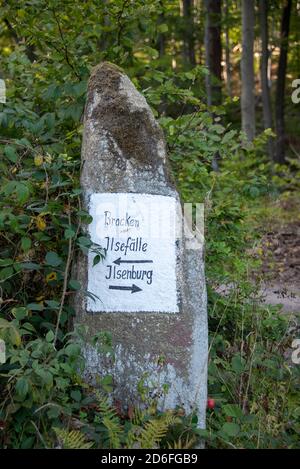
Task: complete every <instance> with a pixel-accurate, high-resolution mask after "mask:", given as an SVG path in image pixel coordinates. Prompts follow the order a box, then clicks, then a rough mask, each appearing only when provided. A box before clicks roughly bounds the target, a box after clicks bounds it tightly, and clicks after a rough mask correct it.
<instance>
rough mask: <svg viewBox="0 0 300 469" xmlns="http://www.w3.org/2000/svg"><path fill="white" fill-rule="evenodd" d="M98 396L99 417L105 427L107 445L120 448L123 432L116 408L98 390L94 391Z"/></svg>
mask: <svg viewBox="0 0 300 469" xmlns="http://www.w3.org/2000/svg"><path fill="white" fill-rule="evenodd" d="M96 396H97V398H98V407H99V412H100V417H101V420H102V423H103V425H104V426H105V428H106V429H107V434H108V440H109V443H110V445H109V447H110V448H114V449H118V448H121V438H120V437H121V435H122V433H123V429H122V426H121V424H120V420H119V418H118V416H117V413H116V409H114V408H113V407H112V406H111V404H110V402H109V399H108V398H107V397H106V396H104V395H103V394H101V393H100V392H99V391H97V392H96Z"/></svg>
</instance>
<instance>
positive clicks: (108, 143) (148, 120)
mask: <svg viewBox="0 0 300 469" xmlns="http://www.w3.org/2000/svg"><path fill="white" fill-rule="evenodd" d="M84 125H85V129H84V139H83V157H84V168H83V174H82V185H83V186H85V187H88V186H90V187H91V186H92V188H93V190H98V191H113V190H116V189H117V188H119V190H129V191H130V190H132V185H133V186H134V187H133V188H137V190H136V191H137V192H139V191H140V190H139V188H138V186H139V184H142V183H143V181H144V184H146V182H149V180H152V181H154V185H155V186H157V184H158V183H159V185H161V184H162V183H163V185H166V184H167V185H170V181H169V178H168V175H167V171H166V168H165V162H166V147H165V141H164V136H163V132H162V130H161V128H160V126H159V124H158V123H157V121H156V120H155V118H154V115H153V112H152V111H151V108H150V106H149V105H148V103H147V101H146V99H145V98H144V96H143V95H142V94H141V93H139V91H138V90H137V89H136V88H135V86H134V85H133V83H132V82H131V81H130V79H129V78H128V77H127V76H126V75H125V73H124V72H123V71H122V70H121V69H120V68H119V67H117V66H116V65H114V64H111V63H109V62H103V63H101V64H100V65H98V66H96V67H95V68H94V69H93V71H92V74H91V77H90V80H89V85H88V94H87V103H86V108H85V119H84ZM112 173H113V174H112ZM110 175H111V176H113V177H111V176H110ZM91 181H95V184H93V183H92V184H91ZM136 184H137V186H136ZM155 190H156V191H157V188H156V189H155ZM158 192H159V191H158Z"/></svg>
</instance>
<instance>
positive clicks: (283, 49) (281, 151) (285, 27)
mask: <svg viewBox="0 0 300 469" xmlns="http://www.w3.org/2000/svg"><path fill="white" fill-rule="evenodd" d="M291 10H292V0H286V1H285V5H284V8H283V13H282V21H281V45H280V56H279V64H278V74H277V90H276V106H275V108H276V109H275V112H276V134H277V142H276V152H275V161H276V162H277V163H280V164H283V163H285V142H284V140H285V122H284V107H285V106H284V92H285V82H286V69H287V57H288V45H289V33H290V17H291Z"/></svg>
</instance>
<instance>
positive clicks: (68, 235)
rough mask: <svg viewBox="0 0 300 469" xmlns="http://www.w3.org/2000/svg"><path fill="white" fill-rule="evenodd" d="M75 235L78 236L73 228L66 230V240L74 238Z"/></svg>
mask: <svg viewBox="0 0 300 469" xmlns="http://www.w3.org/2000/svg"><path fill="white" fill-rule="evenodd" d="M75 234H76V233H75V231H74V230H72V228H67V229H66V230H65V238H66V239H71V238H74V236H75Z"/></svg>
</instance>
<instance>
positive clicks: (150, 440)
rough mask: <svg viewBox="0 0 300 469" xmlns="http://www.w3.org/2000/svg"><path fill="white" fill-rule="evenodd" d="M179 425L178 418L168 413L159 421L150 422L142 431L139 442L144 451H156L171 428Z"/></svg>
mask: <svg viewBox="0 0 300 469" xmlns="http://www.w3.org/2000/svg"><path fill="white" fill-rule="evenodd" d="M176 423H178V417H175V415H173V414H172V413H167V414H165V415H163V416H162V417H160V418H158V419H153V420H149V421H148V422H147V423H146V424H145V427H144V428H143V429H142V431H141V435H140V437H139V438H138V441H139V443H140V445H141V448H142V449H151V448H153V449H155V448H158V447H159V443H160V442H161V440H162V439H163V438H164V437H165V436H166V434H167V432H168V430H169V428H170V427H171V426H173V425H175V424H176Z"/></svg>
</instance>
